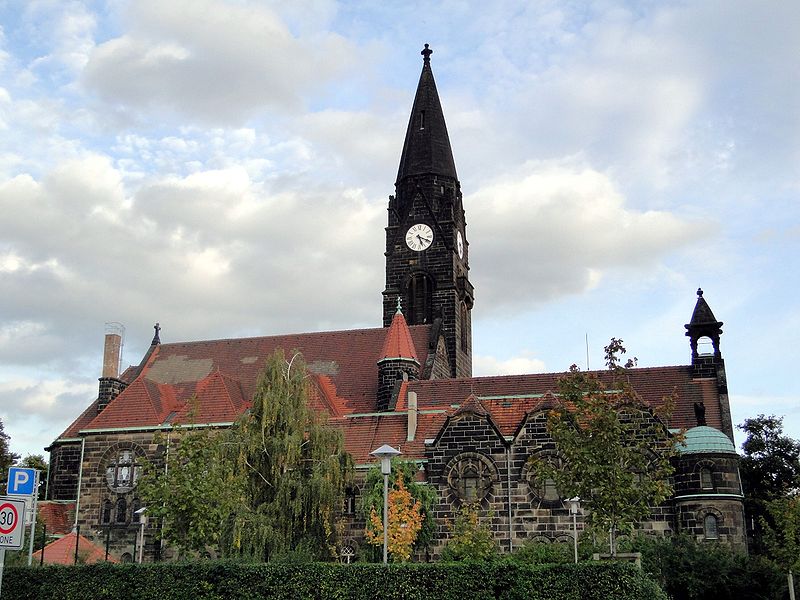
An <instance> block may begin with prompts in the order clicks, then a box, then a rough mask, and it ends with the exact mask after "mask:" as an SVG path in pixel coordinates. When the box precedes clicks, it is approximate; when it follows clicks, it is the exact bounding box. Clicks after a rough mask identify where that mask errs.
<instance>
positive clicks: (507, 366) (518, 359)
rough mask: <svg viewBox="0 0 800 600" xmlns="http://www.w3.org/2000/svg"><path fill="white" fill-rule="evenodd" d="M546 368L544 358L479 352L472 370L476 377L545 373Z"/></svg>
mask: <svg viewBox="0 0 800 600" xmlns="http://www.w3.org/2000/svg"><path fill="white" fill-rule="evenodd" d="M545 369H546V367H545V363H544V361H543V360H541V359H538V358H534V357H531V356H513V357H511V358H506V359H499V358H497V357H495V356H484V355H480V354H477V355H475V356H473V359H472V370H473V375H474V376H475V377H484V376H489V375H524V374H526V373H544V372H545Z"/></svg>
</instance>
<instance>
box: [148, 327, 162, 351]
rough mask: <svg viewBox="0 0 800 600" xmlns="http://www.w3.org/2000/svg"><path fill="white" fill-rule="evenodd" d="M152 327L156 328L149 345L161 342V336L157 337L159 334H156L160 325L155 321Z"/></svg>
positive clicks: (159, 329)
mask: <svg viewBox="0 0 800 600" xmlns="http://www.w3.org/2000/svg"><path fill="white" fill-rule="evenodd" d="M153 329H155V330H156V333H155V335H154V336H153V341H152V342H150V345H151V346H156V345H157V344H160V343H161V338H159V336H158V334H159V332H160V331H161V325H159V324H158V323H156V324H155V325H153Z"/></svg>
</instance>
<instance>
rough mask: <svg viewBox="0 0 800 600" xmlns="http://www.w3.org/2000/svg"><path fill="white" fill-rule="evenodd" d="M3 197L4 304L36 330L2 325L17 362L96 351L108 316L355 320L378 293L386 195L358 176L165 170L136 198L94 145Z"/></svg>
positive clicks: (8, 353)
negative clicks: (367, 256) (380, 199)
mask: <svg viewBox="0 0 800 600" xmlns="http://www.w3.org/2000/svg"><path fill="white" fill-rule="evenodd" d="M301 190H302V191H301ZM0 209H2V210H3V212H4V214H7V215H8V218H7V219H4V220H3V223H2V224H1V225H0V238H2V239H3V240H4V255H3V256H4V259H3V262H2V264H3V265H4V268H3V269H2V270H0V282H2V285H3V289H4V294H3V296H2V298H0V308H2V312H3V314H4V315H5V319H6V323H7V324H9V323H10V325H8V326H9V327H12V328H13V329H14V331H17V333H19V332H20V331H23V330H24V331H25V332H26V334H25V335H24V336H22V335H17V334H15V335H11V334H10V333H9V335H0V355H2V356H3V359H4V362H6V363H7V364H9V363H15V364H34V363H36V362H39V363H40V364H45V363H48V362H54V361H55V362H58V361H59V360H61V356H62V355H63V356H69V357H73V358H75V357H84V356H86V355H87V354H92V353H94V352H95V351H96V349H97V347H98V344H99V341H98V339H95V338H94V337H92V336H93V335H94V334H93V333H92V332H93V331H94V330H95V327H94V326H93V325H96V324H97V323H98V322H100V321H102V320H117V321H121V322H123V323H125V324H126V325H127V326H128V328H129V331H130V332H131V333H132V335H135V336H137V337H138V338H139V339H140V340H141V338H144V337H147V336H148V335H149V334H148V332H149V327H150V324H151V323H152V322H153V321H155V320H161V322H162V325H163V326H164V339H165V340H168V339H187V338H192V337H196V336H208V335H213V333H212V332H211V331H209V323H208V319H207V315H208V314H211V313H213V314H214V323H213V325H212V329H213V331H214V332H216V334H217V335H231V333H232V332H237V331H248V332H250V333H262V334H268V333H277V332H286V331H301V330H308V329H313V328H315V327H322V326H326V325H331V324H334V325H336V326H340V327H345V326H349V325H352V324H353V323H357V322H362V321H365V320H367V318H366V317H367V315H369V314H371V312H373V311H372V310H370V307H371V305H372V302H371V299H373V298H374V297H375V296H377V295H379V293H380V288H381V276H380V272H381V271H380V269H381V267H382V261H381V258H382V257H380V254H379V253H376V254H375V260H374V261H366V262H365V261H364V249H365V248H380V247H381V245H382V241H381V233H382V226H383V223H382V217H383V213H384V207H383V206H382V205H376V204H374V203H371V202H369V201H368V200H367V198H365V197H364V195H363V193H361V192H360V191H359V190H357V189H347V188H335V187H334V188H331V187H322V186H312V185H307V182H304V181H298V182H296V183H295V187H293V188H291V189H289V188H285V189H283V190H282V191H278V192H276V191H273V190H271V189H269V187H268V186H265V185H264V184H263V183H257V182H254V181H253V180H252V179H251V178H250V176H249V175H248V173H247V172H246V171H245V170H244V169H242V168H236V167H232V168H229V169H222V170H211V171H200V172H197V173H193V174H191V175H188V176H186V177H174V176H169V177H164V178H161V179H153V181H152V182H151V183H150V184H149V185H146V186H144V187H140V188H138V189H134V190H133V191H132V192H130V198H128V192H126V190H125V189H124V185H123V183H122V179H121V173H120V172H119V171H118V170H117V169H115V168H114V167H113V166H112V165H111V163H110V161H109V160H108V159H107V158H105V157H100V156H95V155H93V156H88V157H86V158H84V159H82V160H80V161H70V162H68V163H66V164H63V165H61V166H59V167H57V168H55V169H54V170H53V171H52V172H51V173H49V174H47V175H46V176H45V177H44V178H43V180H42V181H37V180H36V179H34V178H32V177H30V176H18V177H16V178H14V179H12V180H10V181H6V182H5V183H3V184H0ZM153 311H156V312H155V313H154V312H153ZM202 315H206V316H205V317H203V316H202ZM24 324H27V325H25V327H24V328H23V329H20V327H22V325H24ZM9 331H11V330H9ZM133 361H138V357H134V358H133Z"/></svg>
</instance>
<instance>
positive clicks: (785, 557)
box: [761, 496, 800, 600]
mask: <svg viewBox="0 0 800 600" xmlns="http://www.w3.org/2000/svg"><path fill="white" fill-rule="evenodd" d="M761 527H762V539H763V543H764V546H765V547H766V550H767V555H768V556H769V558H770V559H772V560H773V561H774V562H775V563H776V564H777V565H778V566H779V567H780V568H781V569H782V570H783V572H784V573H786V579H787V583H788V586H789V590H790V592H789V597H790V598H792V600H794V572H796V571H797V569H798V568H800V497H798V496H792V497H791V498H776V499H775V500H771V501H770V502H768V503H767V504H766V516H764V517H761Z"/></svg>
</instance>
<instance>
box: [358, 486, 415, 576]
mask: <svg viewBox="0 0 800 600" xmlns="http://www.w3.org/2000/svg"><path fill="white" fill-rule="evenodd" d="M395 485H396V487H395V488H394V489H392V490H390V491H389V535H388V550H389V554H391V555H392V559H393V560H396V561H400V562H405V561H407V560H409V559H410V558H411V549H412V548H413V547H414V542H415V541H416V539H417V534H418V533H419V530H420V529H421V528H422V519H423V516H422V504H420V502H419V501H418V500H415V499H414V497H413V496H412V495H411V493H410V492H409V491H408V490H407V489H406V486H405V484H404V483H403V477H402V475H398V477H397V482H396V484H395ZM365 534H366V538H367V542H369V543H370V544H373V545H375V546H380V545H382V544H383V516H382V515H379V514H378V512H377V511H376V510H375V509H374V508H373V509H372V511H371V512H370V515H369V521H368V522H367V528H366V532H365Z"/></svg>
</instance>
